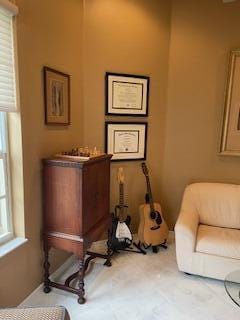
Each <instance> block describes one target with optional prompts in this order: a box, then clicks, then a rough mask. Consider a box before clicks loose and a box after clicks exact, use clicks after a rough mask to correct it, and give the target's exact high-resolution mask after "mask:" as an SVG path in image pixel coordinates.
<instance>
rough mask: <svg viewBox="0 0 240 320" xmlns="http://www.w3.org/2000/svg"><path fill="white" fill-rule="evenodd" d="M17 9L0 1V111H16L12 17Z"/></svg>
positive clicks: (4, 1) (8, 3) (4, 0)
mask: <svg viewBox="0 0 240 320" xmlns="http://www.w3.org/2000/svg"><path fill="white" fill-rule="evenodd" d="M16 14H17V7H16V6H15V5H14V4H12V3H11V2H9V1H7V0H0V111H8V112H9V111H16V109H17V101H16V100H17V99H16V74H15V54H14V32H13V16H14V15H16Z"/></svg>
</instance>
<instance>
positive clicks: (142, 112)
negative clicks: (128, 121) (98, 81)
mask: <svg viewBox="0 0 240 320" xmlns="http://www.w3.org/2000/svg"><path fill="white" fill-rule="evenodd" d="M148 96H149V77H146V76H138V75H128V74H118V73H109V72H107V73H106V115H113V114H114V115H133V116H144V117H145V116H147V115H148Z"/></svg>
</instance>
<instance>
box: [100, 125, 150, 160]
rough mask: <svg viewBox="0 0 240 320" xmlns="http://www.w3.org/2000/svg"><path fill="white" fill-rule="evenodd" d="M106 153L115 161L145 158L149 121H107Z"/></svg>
mask: <svg viewBox="0 0 240 320" xmlns="http://www.w3.org/2000/svg"><path fill="white" fill-rule="evenodd" d="M105 130H106V133H105V134H106V153H109V154H112V155H113V157H112V160H113V161H120V160H122V161H126V160H145V159H146V142H147V123H146V122H141V123H126V122H106V127H105Z"/></svg>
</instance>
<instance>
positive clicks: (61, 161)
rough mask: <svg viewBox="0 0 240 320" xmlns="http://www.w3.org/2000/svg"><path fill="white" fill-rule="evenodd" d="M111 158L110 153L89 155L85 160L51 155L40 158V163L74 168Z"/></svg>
mask: <svg viewBox="0 0 240 320" xmlns="http://www.w3.org/2000/svg"><path fill="white" fill-rule="evenodd" d="M111 158H112V155H111V154H102V155H100V156H96V157H91V158H89V159H87V160H84V159H79V158H78V157H76V159H74V157H71V158H70V157H64V156H59V157H58V156H53V157H50V158H46V159H42V163H43V164H44V165H50V166H59V167H74V168H82V167H85V166H89V165H91V164H93V163H96V162H101V161H106V160H110V159H111Z"/></svg>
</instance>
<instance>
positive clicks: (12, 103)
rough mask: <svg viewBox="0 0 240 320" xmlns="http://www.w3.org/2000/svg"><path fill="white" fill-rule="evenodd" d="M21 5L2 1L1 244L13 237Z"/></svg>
mask: <svg viewBox="0 0 240 320" xmlns="http://www.w3.org/2000/svg"><path fill="white" fill-rule="evenodd" d="M16 14H17V7H16V6H15V5H14V4H12V3H11V2H9V1H7V0H0V244H1V243H3V242H6V241H7V240H9V239H10V238H12V237H13V228H12V219H11V217H12V215H11V185H10V180H11V179H10V166H9V149H8V130H7V113H8V112H16V110H17V93H16V92H17V91H16V83H17V81H16V67H15V41H14V16H15V15H16Z"/></svg>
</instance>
